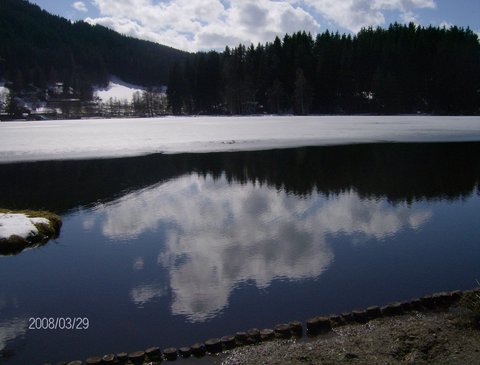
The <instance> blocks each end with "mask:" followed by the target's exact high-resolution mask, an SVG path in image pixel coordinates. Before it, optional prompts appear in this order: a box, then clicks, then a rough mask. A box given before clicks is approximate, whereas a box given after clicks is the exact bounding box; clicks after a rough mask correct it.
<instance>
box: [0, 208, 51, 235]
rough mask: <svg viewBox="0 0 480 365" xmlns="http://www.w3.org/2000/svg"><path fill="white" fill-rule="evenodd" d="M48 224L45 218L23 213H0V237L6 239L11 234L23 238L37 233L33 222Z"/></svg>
mask: <svg viewBox="0 0 480 365" xmlns="http://www.w3.org/2000/svg"><path fill="white" fill-rule="evenodd" d="M40 223H43V224H47V225H48V224H50V222H49V221H48V219H46V218H29V217H27V216H26V215H25V214H15V213H0V239H8V238H10V236H12V235H17V236H20V237H23V238H25V239H26V238H27V237H29V236H33V235H36V234H37V233H38V229H37V227H35V224H40Z"/></svg>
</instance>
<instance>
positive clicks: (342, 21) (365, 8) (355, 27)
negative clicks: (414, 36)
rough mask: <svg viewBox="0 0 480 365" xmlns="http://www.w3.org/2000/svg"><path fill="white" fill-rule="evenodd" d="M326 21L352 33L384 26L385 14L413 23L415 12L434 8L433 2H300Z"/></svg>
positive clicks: (371, 0)
mask: <svg viewBox="0 0 480 365" xmlns="http://www.w3.org/2000/svg"><path fill="white" fill-rule="evenodd" d="M302 2H303V3H305V4H307V5H309V6H312V7H313V8H314V9H316V10H317V11H318V12H319V13H320V14H321V15H322V16H324V17H325V18H326V19H328V20H330V21H332V22H334V23H335V24H337V25H340V26H342V27H344V28H346V29H348V30H350V31H352V32H358V31H359V30H360V29H361V28H362V27H366V26H381V25H384V24H385V12H386V11H395V12H400V15H401V19H402V20H403V21H415V20H416V19H417V16H416V14H415V10H417V9H425V8H430V9H434V8H435V7H436V4H435V1H434V0H343V1H338V0H302Z"/></svg>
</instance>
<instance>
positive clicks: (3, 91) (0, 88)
mask: <svg viewBox="0 0 480 365" xmlns="http://www.w3.org/2000/svg"><path fill="white" fill-rule="evenodd" d="M9 93H10V90H9V89H8V88H6V87H5V82H4V81H0V101H2V98H3V97H5V96H6V95H8V94H9Z"/></svg>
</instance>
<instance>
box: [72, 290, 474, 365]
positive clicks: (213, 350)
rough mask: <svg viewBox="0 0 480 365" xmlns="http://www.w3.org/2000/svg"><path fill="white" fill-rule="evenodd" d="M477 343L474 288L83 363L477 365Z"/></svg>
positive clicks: (96, 357)
mask: <svg viewBox="0 0 480 365" xmlns="http://www.w3.org/2000/svg"><path fill="white" fill-rule="evenodd" d="M479 344H480V288H476V289H471V290H466V291H463V292H462V291H454V292H448V293H447V292H441V293H436V294H433V295H431V296H425V297H422V298H417V299H413V300H410V301H406V302H398V303H392V304H389V305H387V306H384V307H381V308H380V307H370V308H367V309H366V310H358V311H352V312H351V313H344V314H341V315H334V316H329V317H323V316H319V317H314V318H311V319H309V320H307V321H306V323H305V324H302V323H301V322H297V321H294V322H290V323H289V324H278V325H276V326H275V327H274V329H262V330H258V329H250V330H247V331H245V332H237V333H236V334H235V335H229V336H224V337H221V338H212V339H209V340H206V341H205V342H203V343H196V344H193V345H191V346H190V347H181V348H179V349H176V348H172V347H170V348H165V349H163V350H162V349H160V348H159V347H151V348H148V349H146V350H145V351H135V352H130V353H127V352H122V353H118V354H116V355H115V354H109V355H104V356H103V357H102V356H94V357H90V358H87V359H86V363H87V364H95V363H100V362H101V361H102V358H103V359H112V361H117V362H115V363H120V364H130V363H131V364H145V363H147V364H150V365H152V364H160V362H161V361H174V360H177V359H178V361H177V363H178V364H192V365H196V364H197V365H200V364H202V365H203V364H215V365H247V364H251V365H257V364H258V365H260V364H293V365H295V364H298V365H300V364H320V363H321V364H338V363H348V364H350V363H353V364H355V363H356V364H365V363H370V364H403V363H415V364H431V363H436V364H437V363H445V364H477V363H479V362H480V346H479ZM127 360H129V362H128V361H127ZM103 361H104V362H105V360H103ZM73 363H76V364H80V363H81V361H80V362H79V360H77V362H72V364H73ZM112 363H113V362H112Z"/></svg>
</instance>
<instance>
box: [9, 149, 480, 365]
mask: <svg viewBox="0 0 480 365" xmlns="http://www.w3.org/2000/svg"><path fill="white" fill-rule="evenodd" d="M0 207H2V208H12V209H13V208H15V209H22V208H32V209H47V210H51V211H54V212H57V213H59V214H60V215H61V216H62V218H63V227H62V230H61V234H60V236H59V238H58V239H56V240H55V241H51V242H49V243H48V244H46V245H44V246H42V247H39V248H35V249H30V250H26V251H24V252H21V253H20V254H18V255H15V256H3V257H0V277H1V278H2V284H1V285H0V351H1V354H2V355H1V356H0V363H2V362H6V363H8V364H26V363H29V364H34V363H38V364H40V363H43V362H52V363H55V362H57V361H62V360H66V361H70V360H74V359H84V358H86V357H88V356H93V355H103V354H106V353H116V352H120V351H127V352H130V351H135V350H142V349H146V348H147V347H150V346H160V347H161V348H166V347H170V346H174V347H180V346H185V345H191V344H193V343H195V342H198V341H204V340H206V339H208V338H212V337H220V336H224V335H227V334H232V333H235V332H237V331H243V330H247V329H249V328H252V327H258V328H271V327H273V326H274V325H275V324H277V323H281V322H288V321H292V320H300V321H305V320H306V319H308V318H310V317H312V316H315V315H321V314H325V315H328V314H332V313H341V312H345V311H351V310H354V309H361V308H365V307H368V306H372V305H384V304H386V303H389V302H392V301H401V300H407V299H411V298H415V297H419V296H423V295H427V294H431V293H434V292H439V291H449V290H458V289H459V290H462V289H469V288H472V287H475V286H476V285H477V284H476V279H480V265H479V261H480V240H479V238H480V225H479V222H480V143H477V142H468V143H467V142H466V143H377V144H356V145H345V146H325V147H304V148H291V149H277V150H266V151H244V152H218V153H190V154H188V153H185V154H172V155H164V154H152V155H147V156H142V157H128V158H111V159H92V160H72V161H62V160H57V161H40V162H22V163H9V164H2V165H0ZM45 317H47V318H48V317H52V318H59V317H60V318H63V317H68V318H87V319H88V328H87V329H78V330H48V329H47V330H39V329H29V328H28V327H29V324H30V322H29V319H30V318H45Z"/></svg>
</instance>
